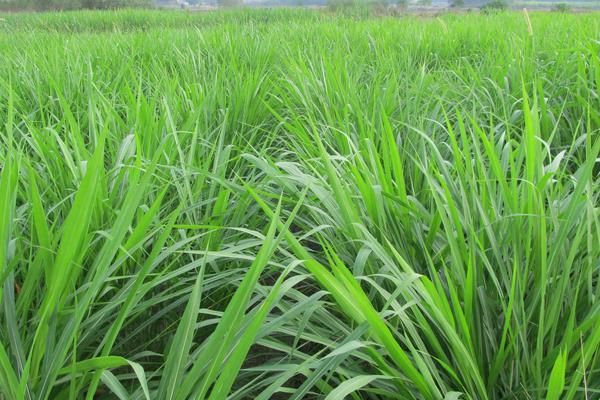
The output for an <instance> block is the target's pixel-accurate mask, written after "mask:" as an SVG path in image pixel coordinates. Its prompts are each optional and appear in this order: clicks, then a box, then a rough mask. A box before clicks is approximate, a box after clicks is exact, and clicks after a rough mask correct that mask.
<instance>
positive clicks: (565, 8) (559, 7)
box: [552, 3, 571, 13]
mask: <svg viewBox="0 0 600 400" xmlns="http://www.w3.org/2000/svg"><path fill="white" fill-rule="evenodd" d="M552 11H556V12H561V13H566V12H569V11H571V7H570V6H569V5H568V4H567V3H557V4H555V5H554V6H553V7H552Z"/></svg>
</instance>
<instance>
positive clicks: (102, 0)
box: [0, 0, 153, 11]
mask: <svg viewBox="0 0 600 400" xmlns="http://www.w3.org/2000/svg"><path fill="white" fill-rule="evenodd" d="M152 4H153V2H152V0H0V10H36V11H46V10H76V9H84V8H88V9H112V8H124V7H145V6H150V5H152Z"/></svg>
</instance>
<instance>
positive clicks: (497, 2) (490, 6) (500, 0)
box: [481, 0, 508, 14]
mask: <svg viewBox="0 0 600 400" xmlns="http://www.w3.org/2000/svg"><path fill="white" fill-rule="evenodd" d="M507 9H508V1H507V0H490V1H488V2H487V3H485V4H484V5H483V6H482V7H481V12H482V13H484V14H491V13H497V12H501V11H505V10H507Z"/></svg>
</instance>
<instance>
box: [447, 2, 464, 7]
mask: <svg viewBox="0 0 600 400" xmlns="http://www.w3.org/2000/svg"><path fill="white" fill-rule="evenodd" d="M464 6H465V0H451V1H450V7H451V8H461V7H464Z"/></svg>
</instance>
